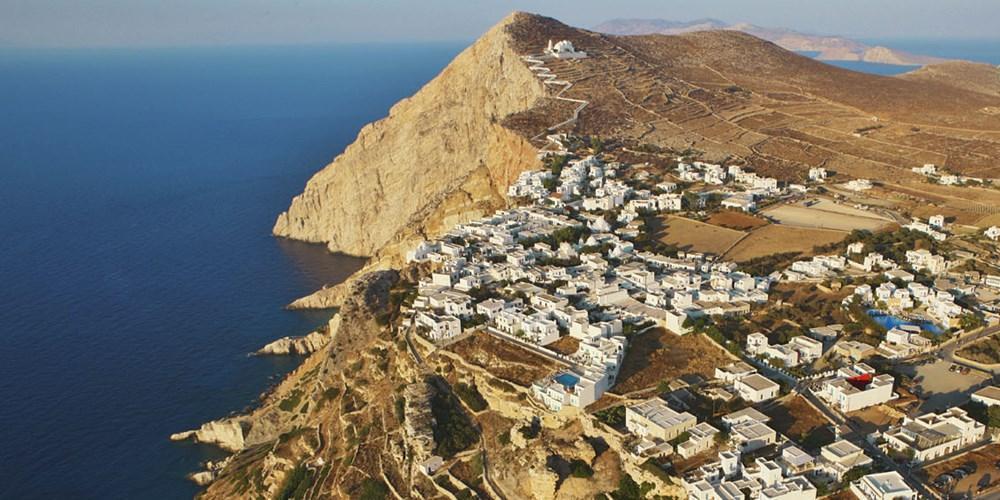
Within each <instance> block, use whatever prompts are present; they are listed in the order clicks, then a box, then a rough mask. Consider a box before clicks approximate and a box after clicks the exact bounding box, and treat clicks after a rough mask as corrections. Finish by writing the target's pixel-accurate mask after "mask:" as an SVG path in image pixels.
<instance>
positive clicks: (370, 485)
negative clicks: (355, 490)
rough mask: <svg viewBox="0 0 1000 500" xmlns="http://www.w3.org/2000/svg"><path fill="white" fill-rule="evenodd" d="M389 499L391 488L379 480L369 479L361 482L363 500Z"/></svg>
mask: <svg viewBox="0 0 1000 500" xmlns="http://www.w3.org/2000/svg"><path fill="white" fill-rule="evenodd" d="M388 497H389V487H388V486H386V485H385V483H383V482H382V481H380V480H378V479H372V478H367V479H365V480H364V481H362V482H361V494H360V495H358V498H360V499H361V500H383V499H385V498H388Z"/></svg>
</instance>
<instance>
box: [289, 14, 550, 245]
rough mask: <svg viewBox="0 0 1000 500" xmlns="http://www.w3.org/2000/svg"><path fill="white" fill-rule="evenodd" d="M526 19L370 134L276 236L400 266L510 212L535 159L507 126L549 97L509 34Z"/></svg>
mask: <svg viewBox="0 0 1000 500" xmlns="http://www.w3.org/2000/svg"><path fill="white" fill-rule="evenodd" d="M522 16H524V15H523V14H513V15H511V16H509V17H508V18H506V19H505V20H504V21H503V22H501V23H500V24H498V25H497V26H495V27H494V28H493V29H491V30H490V31H489V32H487V34H486V35H484V36H483V37H482V38H480V39H479V40H478V41H476V42H475V43H474V44H473V45H472V46H470V47H469V48H467V49H466V50H464V51H463V52H462V53H461V54H459V55H458V56H457V57H456V58H455V60H454V61H452V62H451V64H449V65H448V67H447V68H445V70H444V71H443V72H442V73H441V74H440V75H438V76H437V77H436V78H434V80H432V81H431V82H430V83H428V84H427V85H426V86H424V88H422V89H421V90H420V91H419V92H417V93H416V94H415V95H414V96H413V97H410V98H408V99H404V100H403V101H401V102H400V103H398V104H396V105H395V106H393V108H392V110H391V111H390V112H389V116H388V117H386V118H383V119H382V120H379V121H377V122H375V123H372V124H369V125H367V126H365V127H364V128H363V129H362V130H361V132H360V133H359V134H358V138H357V140H356V141H355V142H354V143H353V144H351V145H350V146H349V147H348V148H347V149H346V150H345V151H344V153H343V154H341V155H340V156H339V157H337V158H336V159H335V160H334V161H333V163H331V164H329V165H327V166H326V167H325V168H323V169H322V170H321V171H319V172H318V173H317V174H316V175H315V176H313V178H312V179H310V180H309V182H308V184H307V185H306V188H305V191H304V192H303V193H302V194H300V195H299V196H297V197H295V199H294V200H292V204H291V206H290V207H289V208H288V211H286V212H284V213H282V214H281V215H280V216H278V220H277V222H276V223H275V225H274V234H275V235H277V236H282V237H287V238H293V239H298V240H304V241H310V242H316V243H325V244H326V245H327V246H328V247H329V249H330V250H331V251H339V252H344V253H348V254H353V255H364V256H376V257H384V258H387V259H388V260H389V261H390V262H392V261H393V260H398V257H399V255H400V253H401V252H405V251H406V250H407V249H408V247H409V246H411V245H412V244H413V243H415V241H416V240H417V239H419V238H421V237H422V236H423V235H424V234H430V235H433V234H435V233H438V232H440V231H442V230H443V229H446V228H447V227H448V226H450V225H452V224H455V223H457V222H461V221H464V220H468V219H471V218H474V217H477V216H479V215H481V214H483V213H486V212H490V211H492V210H495V209H497V208H500V207H502V206H503V205H504V204H505V199H504V193H505V191H506V186H507V185H508V184H509V183H510V182H511V181H512V180H513V179H515V178H516V177H517V175H518V174H519V173H520V172H521V171H523V170H526V169H529V168H535V166H536V165H537V160H536V158H535V149H534V148H532V147H531V145H530V144H529V143H528V142H527V141H526V140H525V139H523V138H522V137H520V136H518V135H516V134H514V133H512V132H511V131H509V130H507V129H505V128H503V127H502V126H500V125H499V123H500V121H501V120H502V119H503V118H504V117H506V116H507V115H509V114H512V113H515V112H519V111H523V110H526V109H529V108H531V107H532V105H533V104H534V103H535V101H536V100H537V99H538V98H540V97H542V96H544V95H545V91H544V89H543V86H542V85H541V83H540V82H539V80H538V79H537V78H535V77H534V76H533V75H532V73H531V71H530V70H529V69H528V68H527V66H526V65H525V64H524V63H523V62H522V61H520V59H519V58H520V56H519V54H517V53H516V52H515V51H514V50H513V49H512V46H511V43H510V37H509V35H508V34H507V27H508V26H509V25H511V24H512V23H516V22H518V20H519V18H521V17H522Z"/></svg>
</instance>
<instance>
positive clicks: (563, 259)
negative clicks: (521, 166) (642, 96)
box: [406, 156, 773, 410]
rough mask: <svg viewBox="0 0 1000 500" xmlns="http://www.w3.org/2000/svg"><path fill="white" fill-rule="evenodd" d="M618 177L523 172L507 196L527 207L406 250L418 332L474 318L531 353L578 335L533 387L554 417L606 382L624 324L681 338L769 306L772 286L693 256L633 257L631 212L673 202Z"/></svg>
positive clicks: (436, 336)
mask: <svg viewBox="0 0 1000 500" xmlns="http://www.w3.org/2000/svg"><path fill="white" fill-rule="evenodd" d="M625 168H628V167H627V166H625V165H621V164H614V165H605V164H604V163H602V162H601V161H600V160H598V159H597V158H596V157H594V156H590V157H587V158H584V159H581V160H575V161H570V162H568V164H567V165H566V166H565V167H564V168H562V169H561V170H560V171H559V175H558V177H555V176H554V175H553V174H552V172H546V171H543V172H526V173H524V174H522V175H521V176H520V177H519V178H518V181H517V182H516V183H515V184H514V185H513V186H511V188H510V192H509V194H511V195H512V196H519V197H527V198H530V199H533V200H534V202H533V203H532V204H530V205H528V206H526V207H523V208H516V209H511V210H504V211H498V212H496V213H495V214H493V215H491V216H488V217H484V218H482V219H479V220H476V221H472V222H468V223H465V224H461V225H458V226H456V227H455V228H454V229H452V230H451V231H450V232H449V233H448V234H447V235H445V236H444V237H443V238H442V239H440V240H437V241H425V242H422V243H420V244H419V245H418V246H417V248H415V249H413V250H412V251H410V252H408V253H407V255H406V258H407V260H408V261H409V262H429V263H433V267H434V271H433V273H432V274H431V276H430V277H428V278H425V279H424V280H422V281H421V282H420V283H419V287H418V297H417V299H416V300H415V301H414V303H413V310H414V322H415V324H416V325H417V326H418V327H420V328H419V331H420V332H421V333H422V334H423V335H425V336H427V337H428V338H430V339H431V340H434V341H441V340H446V339H448V338H451V337H454V336H456V335H459V334H460V333H461V332H462V330H463V329H462V322H463V321H466V322H469V321H472V320H475V321H474V324H482V323H485V324H486V327H487V328H488V329H489V331H490V332H492V333H494V334H496V335H502V336H506V337H508V338H510V339H511V340H514V341H520V342H525V343H527V344H531V345H535V346H539V347H542V346H545V345H547V344H549V343H552V342H554V341H556V340H558V339H559V338H560V337H561V336H564V335H570V336H573V337H576V338H577V339H579V340H580V343H579V346H580V347H579V349H578V350H577V352H576V353H574V354H572V355H571V356H570V361H571V366H570V368H569V369H567V370H566V371H565V372H562V373H558V374H556V375H554V376H552V377H546V378H545V379H543V380H539V381H537V382H536V383H535V384H533V386H532V390H533V392H534V394H535V396H536V398H537V399H538V400H539V401H541V402H543V403H544V404H545V405H546V406H547V407H549V408H551V409H553V410H559V409H561V408H562V407H563V406H576V407H583V406H586V405H588V404H590V403H591V402H593V401H595V400H596V399H598V398H600V397H601V395H602V394H603V393H604V391H606V390H607V389H608V388H610V387H611V386H612V385H613V384H614V381H615V377H616V376H617V373H618V367H619V365H620V364H621V362H622V359H623V357H624V352H625V348H626V343H627V342H626V339H625V337H624V336H623V335H622V333H623V329H624V326H625V325H628V324H632V325H654V324H655V325H660V326H663V327H665V328H667V329H668V330H670V331H672V332H674V333H676V334H684V333H686V332H687V328H685V326H684V323H685V320H686V319H687V318H689V317H699V316H706V315H707V316H734V315H745V314H748V313H749V312H750V308H751V306H752V305H753V304H761V303H765V302H767V300H768V293H767V292H768V289H769V287H770V285H771V283H772V280H773V278H770V277H755V276H751V275H749V274H746V273H742V272H739V271H738V270H737V269H736V266H735V265H734V264H731V263H727V262H716V261H714V260H712V259H710V258H707V257H706V256H705V255H702V254H699V253H694V252H680V253H678V254H677V255H676V256H672V257H669V256H665V255H660V254H656V253H652V252H644V251H639V250H637V249H636V248H635V245H634V244H633V242H632V240H634V239H635V238H636V237H638V236H639V235H640V234H641V227H640V226H639V225H638V221H635V218H636V217H638V214H639V211H642V210H657V211H659V210H671V209H675V208H677V206H676V205H674V203H675V201H676V203H680V201H679V200H680V195H678V194H674V193H672V191H673V190H674V189H676V185H674V184H673V183H660V184H659V185H657V187H656V190H657V191H658V193H653V192H650V191H648V190H644V189H633V188H632V187H630V186H629V185H628V184H626V183H625V182H623V181H621V180H618V179H617V175H618V173H619V171H620V170H622V169H625ZM730 172H734V170H733V169H730ZM735 172H737V173H738V174H739V175H741V176H745V175H747V174H745V173H743V172H742V170H739V169H737V170H736V171H735ZM765 185H766V186H769V185H770V184H769V183H765ZM766 186H765V187H762V188H760V189H765V190H766V189H770V188H767V187H766ZM550 188H551V189H554V192H551V191H550ZM609 208H618V209H619V212H618V216H617V218H616V219H615V220H609V219H608V218H607V217H605V214H606V213H607V212H606V210H608V209H609ZM616 227H617V228H616ZM473 297H476V298H473Z"/></svg>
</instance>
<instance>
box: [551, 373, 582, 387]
mask: <svg viewBox="0 0 1000 500" xmlns="http://www.w3.org/2000/svg"><path fill="white" fill-rule="evenodd" d="M555 379H556V382H559V383H560V384H562V385H563V386H564V387H575V386H576V384H578V383H580V377H577V376H576V375H573V374H572V373H560V374H559V375H556V377H555Z"/></svg>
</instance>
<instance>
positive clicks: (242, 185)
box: [0, 43, 465, 499]
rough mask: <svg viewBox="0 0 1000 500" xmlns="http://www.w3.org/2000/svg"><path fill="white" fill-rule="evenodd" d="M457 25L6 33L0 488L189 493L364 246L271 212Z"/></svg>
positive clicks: (381, 112)
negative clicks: (181, 41) (434, 35)
mask: <svg viewBox="0 0 1000 500" xmlns="http://www.w3.org/2000/svg"><path fill="white" fill-rule="evenodd" d="M464 45H465V44H464V43H448V44H418V45H412V44H407V45H402V44H398V45H397V44H385V45H339V46H308V47H306V46H294V47H239V48H212V49H206V48H198V49H193V48H192V49H155V50H154V49H150V50H0V498H74V499H87V498H102V499H106V498H137V499H138V498H142V499H153V498H191V497H193V496H194V495H195V494H196V493H197V491H198V488H197V487H196V486H195V485H194V484H193V483H191V482H189V481H188V480H186V478H185V475H186V474H187V473H189V472H192V471H195V470H197V469H198V466H199V463H200V462H202V461H204V460H210V459H218V458H220V457H221V456H222V454H221V453H219V452H218V451H217V450H215V449H213V448H212V447H210V446H205V445H196V444H191V443H174V442H170V441H169V440H168V437H169V436H170V434H171V433H174V432H178V431H183V430H186V429H192V428H196V427H197V426H199V425H200V424H201V423H202V422H205V421H208V420H211V419H215V418H219V417H224V416H226V415H227V414H229V413H230V412H233V411H237V410H241V409H244V408H246V407H247V406H248V405H252V404H253V403H254V402H255V401H256V400H257V398H258V396H259V395H260V393H261V392H263V391H264V390H265V389H266V388H267V387H268V386H269V385H271V384H273V383H274V382H275V381H276V380H277V379H278V378H279V377H280V376H281V375H283V374H284V373H286V372H287V371H289V370H290V369H292V368H294V367H295V366H296V364H297V363H298V362H299V361H300V360H298V359H295V358H294V357H248V356H247V353H249V352H252V351H254V350H255V349H257V348H259V347H261V346H262V345H264V344H266V343H268V342H269V341H271V340H274V339H276V338H279V337H282V336H285V335H302V334H305V333H308V332H309V331H310V330H311V329H313V328H314V327H316V326H317V325H320V324H323V323H325V322H326V321H327V319H328V318H329V315H330V313H329V312H307V313H302V312H290V311H286V310H284V308H283V307H284V306H285V305H286V304H287V303H288V302H290V301H291V300H293V299H295V298H296V297H299V296H302V295H305V294H308V293H309V292H311V291H313V290H315V289H317V288H319V287H321V286H322V285H324V284H329V283H336V282H339V281H341V280H343V279H344V278H345V277H346V276H348V275H349V274H351V273H352V272H354V271H355V270H357V269H358V268H359V267H360V266H361V265H362V264H363V261H362V260H361V259H357V258H352V257H347V256H336V255H331V254H330V253H328V252H327V251H326V250H325V248H323V247H321V246H316V245H308V244H302V243H295V242H291V241H285V240H281V239H276V238H274V237H272V236H271V235H270V230H271V226H272V224H273V223H274V219H275V217H276V216H277V215H278V214H279V213H280V212H281V211H282V210H284V209H285V208H286V207H287V206H288V204H289V201H290V200H291V198H292V197H293V196H294V195H295V194H297V193H299V192H300V191H301V190H302V188H303V186H304V185H305V183H306V180H307V179H308V178H309V177H310V176H311V175H312V174H313V173H314V172H315V171H317V170H318V169H320V168H322V167H323V166H324V165H325V164H326V163H328V162H329V161H330V160H331V159H332V158H333V157H334V156H335V155H336V154H338V153H339V152H341V151H342V150H343V148H344V147H345V146H346V145H347V144H348V143H350V142H351V141H353V139H354V137H355V136H356V134H357V131H358V129H359V128H360V127H361V126H362V125H363V124H365V123H367V122H370V121H372V120H375V119H378V118H380V117H382V116H385V115H386V114H387V112H388V109H389V107H390V106H391V105H392V104H393V103H395V102H396V101H398V100H399V99H400V98H402V97H405V96H408V95H411V94H413V93H414V92H415V91H417V90H418V89H419V88H420V87H421V86H422V85H423V84H425V83H426V82H427V81H429V80H430V79H431V78H432V77H433V76H434V75H436V74H437V73H438V72H439V71H440V70H441V69H442V68H443V67H444V66H445V65H446V64H447V63H448V61H449V60H451V59H452V58H453V57H454V56H455V55H456V54H457V53H458V52H459V51H460V50H461V49H462V47H463V46H464Z"/></svg>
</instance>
